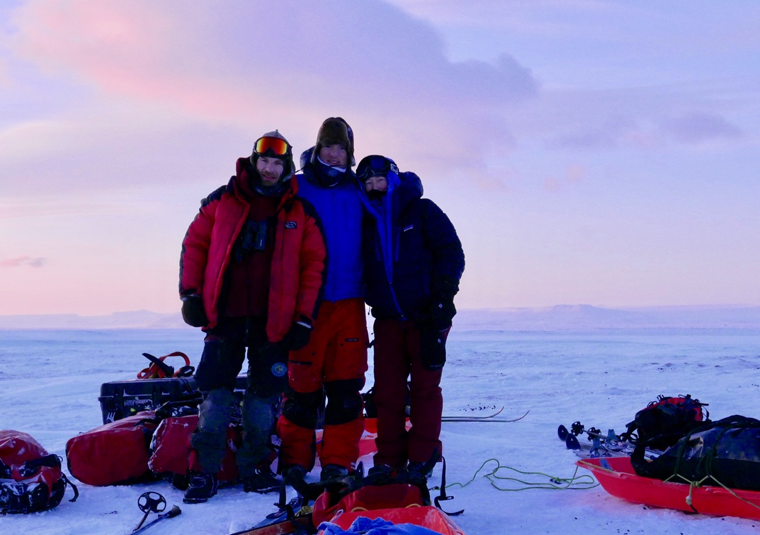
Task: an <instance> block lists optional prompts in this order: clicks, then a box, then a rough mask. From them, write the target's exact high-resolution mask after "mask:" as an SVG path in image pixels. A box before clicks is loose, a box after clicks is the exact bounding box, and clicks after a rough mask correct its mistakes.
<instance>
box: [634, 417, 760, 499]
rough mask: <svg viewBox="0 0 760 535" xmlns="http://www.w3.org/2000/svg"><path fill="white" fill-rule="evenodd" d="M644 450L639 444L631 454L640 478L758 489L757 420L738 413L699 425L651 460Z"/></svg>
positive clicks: (759, 448) (759, 424) (759, 445)
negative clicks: (645, 455) (646, 456)
mask: <svg viewBox="0 0 760 535" xmlns="http://www.w3.org/2000/svg"><path fill="white" fill-rule="evenodd" d="M645 448H646V444H645V443H639V444H637V445H636V449H635V450H634V452H633V454H632V455H631V464H632V465H633V468H634V470H635V471H636V473H637V474H638V475H640V476H644V477H651V478H655V479H663V480H669V481H673V482H681V483H686V482H693V483H695V484H699V485H713V486H726V487H729V488H732V489H742V490H760V420H756V419H754V418H748V417H746V416H739V415H738V414H737V415H734V416H729V417H728V418H723V419H722V420H718V421H715V422H710V423H708V424H705V425H702V426H699V427H697V428H695V429H692V430H691V431H690V432H689V433H688V434H686V435H685V436H684V437H683V438H681V439H680V440H679V441H678V442H677V443H676V444H675V445H674V446H672V447H670V448H668V449H667V450H666V451H665V452H664V453H663V454H662V455H661V456H659V457H658V458H656V459H654V460H653V461H647V460H645V459H644V450H645Z"/></svg>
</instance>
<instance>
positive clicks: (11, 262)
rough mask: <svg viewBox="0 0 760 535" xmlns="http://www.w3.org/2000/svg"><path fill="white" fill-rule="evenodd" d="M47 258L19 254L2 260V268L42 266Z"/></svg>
mask: <svg viewBox="0 0 760 535" xmlns="http://www.w3.org/2000/svg"><path fill="white" fill-rule="evenodd" d="M46 262H47V260H46V259H45V258H40V257H37V258H32V257H29V256H17V257H16V258H9V259H8V260H0V268H15V267H22V266H29V267H35V268H37V267H42V266H44V265H45V263H46Z"/></svg>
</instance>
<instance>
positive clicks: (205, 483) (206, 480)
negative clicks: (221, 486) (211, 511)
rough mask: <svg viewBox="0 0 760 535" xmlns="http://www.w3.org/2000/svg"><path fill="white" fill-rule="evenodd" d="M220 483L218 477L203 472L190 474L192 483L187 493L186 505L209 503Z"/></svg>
mask: <svg viewBox="0 0 760 535" xmlns="http://www.w3.org/2000/svg"><path fill="white" fill-rule="evenodd" d="M217 486H218V482H217V480H216V476H214V475H211V474H204V473H203V472H190V483H189V484H188V486H187V490H186V491H185V498H184V499H183V500H182V501H183V502H185V503H203V502H205V501H208V499H209V498H211V497H212V496H213V495H214V494H216V488H217Z"/></svg>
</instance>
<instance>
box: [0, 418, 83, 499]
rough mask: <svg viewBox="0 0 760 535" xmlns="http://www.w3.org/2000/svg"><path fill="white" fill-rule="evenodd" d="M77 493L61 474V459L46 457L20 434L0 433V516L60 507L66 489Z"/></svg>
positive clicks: (49, 455)
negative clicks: (68, 488)
mask: <svg viewBox="0 0 760 535" xmlns="http://www.w3.org/2000/svg"><path fill="white" fill-rule="evenodd" d="M67 484H68V485H71V488H72V490H73V491H74V498H72V500H71V501H72V502H73V501H76V499H77V498H78V497H79V491H78V490H77V488H76V486H75V485H74V484H73V483H71V482H70V481H69V480H68V478H67V477H66V475H65V474H64V473H63V472H62V471H61V458H60V457H58V456H57V455H54V454H48V452H47V451H46V450H45V448H43V447H42V446H41V445H40V443H39V442H37V441H36V440H34V439H33V438H32V437H31V436H30V435H28V434H26V433H22V432H21V431H11V430H6V431H0V513H2V514H6V513H33V512H35V511H45V510H47V509H51V508H53V507H55V506H56V505H58V504H59V503H61V500H62V499H63V495H64V493H65V491H66V485H67Z"/></svg>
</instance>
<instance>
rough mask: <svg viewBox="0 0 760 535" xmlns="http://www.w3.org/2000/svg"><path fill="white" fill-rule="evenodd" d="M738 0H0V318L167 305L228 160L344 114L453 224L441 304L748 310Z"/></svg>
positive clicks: (750, 165)
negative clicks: (192, 233) (460, 253)
mask: <svg viewBox="0 0 760 535" xmlns="http://www.w3.org/2000/svg"><path fill="white" fill-rule="evenodd" d="M758 18H760V4H758V3H756V2H754V1H741V0H737V1H732V2H721V3H717V2H710V1H707V0H697V1H694V0H689V1H687V0H675V1H672V2H660V1H656V0H641V1H637V2H626V1H602V0H562V1H560V0H531V1H527V0H525V1H509V0H471V1H469V2H461V1H459V0H436V1H433V0H391V1H379V0H366V1H362V2H355V1H351V0H319V1H316V0H315V1H311V0H282V1H279V2H277V3H272V2H267V1H264V0H230V1H226V2H223V3H219V2H212V1H210V0H198V1H194V2H184V1H181V0H158V1H155V0H130V1H128V2H124V1H123V0H99V1H98V2H89V1H85V0H27V1H22V0H6V1H5V2H3V3H2V4H1V5H0V315H17V314H47V313H77V314H82V315H99V314H109V313H112V312H117V311H128V310H140V309H147V310H152V311H155V312H174V311H177V310H178V309H179V304H180V302H179V300H178V296H177V285H178V262H179V253H180V247H181V242H182V238H183V237H184V234H185V231H186V229H187V226H188V225H189V224H190V222H191V221H192V219H193V217H194V216H195V214H196V213H197V210H198V208H199V201H200V200H201V199H202V198H204V197H205V196H206V195H208V194H209V193H210V192H211V191H213V190H215V189H216V188H217V187H219V186H221V185H222V184H225V183H226V182H227V180H228V179H229V177H230V176H231V175H232V174H233V173H234V170H235V161H236V159H237V158H238V157H241V156H247V155H248V154H250V152H251V147H252V145H253V142H254V141H255V140H256V139H257V138H258V137H259V136H260V135H261V134H263V133H264V132H267V131H270V130H273V129H275V128H276V129H279V131H280V132H281V133H283V134H284V135H285V136H286V137H287V139H288V140H289V141H290V142H291V144H293V146H294V148H295V152H296V153H297V154H300V152H302V151H303V150H306V149H308V148H309V147H311V146H312V145H313V144H314V141H315V139H316V133H317V130H318V128H319V125H320V124H321V123H322V121H323V120H324V119H325V118H327V117H331V116H341V117H343V118H345V119H346V120H347V121H348V122H349V123H350V125H351V126H352V127H353V130H354V132H355V146H356V156H357V160H358V159H360V158H361V157H362V156H365V155H367V154H384V155H386V156H389V157H391V158H393V159H394V160H395V161H396V162H397V163H398V164H399V167H400V169H401V170H402V171H405V170H406V171H414V172H416V173H417V174H418V175H419V176H420V177H421V179H422V182H423V185H424V188H425V196H426V197H429V198H431V199H433V200H434V201H435V202H436V203H437V204H438V205H439V206H441V208H442V209H443V210H444V211H445V212H446V213H447V214H448V215H449V217H450V218H451V220H452V222H453V223H454V225H455V226H456V228H457V231H458V233H459V236H460V238H461V240H462V243H463V247H464V250H465V256H466V262H467V266H466V269H465V274H464V277H463V279H462V283H461V291H460V293H459V295H458V296H457V300H456V302H457V306H458V307H459V308H504V307H544V306H551V305H556V304H591V305H595V306H607V307H640V306H658V305H719V304H721V305H723V304H741V305H760V278H759V277H758V276H757V273H758V268H760V213H759V212H758V210H757V208H756V204H757V199H758V198H760V176H758V174H759V173H758V168H759V166H758V162H760V143H759V141H760V135H759V134H760V131H759V130H760V121H758V118H759V115H760V64H758V60H757V58H758V57H760V33H758V32H757V28H756V21H757V20H758Z"/></svg>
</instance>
